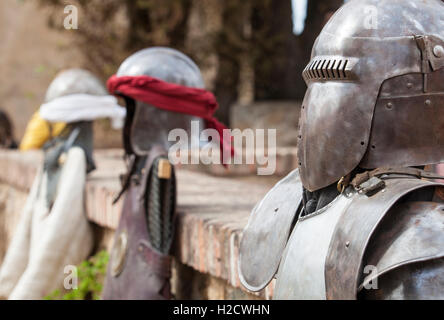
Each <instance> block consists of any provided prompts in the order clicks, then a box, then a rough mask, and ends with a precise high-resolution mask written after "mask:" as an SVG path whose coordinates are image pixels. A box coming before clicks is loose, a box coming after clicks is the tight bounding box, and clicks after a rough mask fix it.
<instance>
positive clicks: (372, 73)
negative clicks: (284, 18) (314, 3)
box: [298, 0, 444, 191]
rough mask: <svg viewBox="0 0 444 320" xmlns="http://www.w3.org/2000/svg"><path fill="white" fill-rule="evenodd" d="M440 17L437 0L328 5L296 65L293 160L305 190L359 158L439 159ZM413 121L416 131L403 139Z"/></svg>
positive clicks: (375, 162)
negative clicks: (328, 13)
mask: <svg viewBox="0 0 444 320" xmlns="http://www.w3.org/2000/svg"><path fill="white" fill-rule="evenodd" d="M369 8H370V9H371V10H373V11H371V12H374V17H373V23H377V26H375V25H372V24H371V23H372V22H371V21H370V22H369ZM400 13H402V14H400ZM443 25H444V2H443V1H441V0H423V1H419V0H408V1H406V0H359V1H358V0H354V1H349V2H347V3H346V4H345V5H344V6H343V7H342V8H341V9H339V10H338V11H337V12H336V13H335V15H334V16H333V17H332V18H331V19H330V21H329V22H328V23H327V24H326V26H325V27H324V29H323V30H322V32H321V34H320V35H319V37H318V38H317V40H316V43H315V45H314V48H313V51H312V59H311V61H310V63H309V64H308V66H307V68H306V69H305V70H304V72H303V76H304V79H305V81H306V82H307V85H308V89H307V92H306V95H305V98H304V101H303V107H302V113H301V119H300V135H299V143H298V159H299V169H300V174H301V180H302V182H303V184H304V187H305V188H306V189H308V190H309V191H315V190H319V189H321V188H323V187H326V186H328V185H330V184H332V183H334V182H336V181H338V180H339V179H340V178H341V177H343V176H345V175H347V174H349V173H350V172H352V171H353V170H354V169H355V168H356V167H358V166H359V165H360V164H361V162H362V166H363V167H365V168H376V167H378V166H381V165H392V166H395V165H397V166H413V165H424V164H429V163H438V162H441V161H444V152H443V150H444V148H443V146H444V145H443V141H444V139H442V128H443V124H444V116H443V113H442V112H439V109H440V107H441V106H442V104H443V93H444V92H443V88H442V82H443V73H442V68H443V67H444V53H443V51H444V50H443V48H444V27H443ZM396 77H401V78H396ZM388 79H390V80H389V81H387V80H388ZM383 83H384V86H383ZM381 87H383V88H382V91H381ZM410 110H411V114H410ZM419 113H421V114H419ZM418 114H419V115H420V116H418ZM412 119H414V121H413V123H412V122H411V121H412ZM387 123H390V125H389V126H388V125H387ZM412 126H414V127H415V132H417V133H418V135H417V137H415V138H413V139H412V140H410V139H411V138H412V135H411V131H410V130H411V128H412ZM431 133H434V134H435V135H432V136H431V135H430V134H431ZM435 136H436V138H434V137H435ZM387 137H390V139H387ZM384 139H386V140H384ZM388 144H390V145H388ZM388 148H391V150H393V151H394V152H393V153H392V156H390V155H388V154H387V152H386V151H387V149H388ZM401 153H402V154H403V155H404V153H405V154H408V156H406V157H400V156H399V155H400V154H401ZM364 156H365V157H364Z"/></svg>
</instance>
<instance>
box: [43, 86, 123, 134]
mask: <svg viewBox="0 0 444 320" xmlns="http://www.w3.org/2000/svg"><path fill="white" fill-rule="evenodd" d="M39 112H40V116H41V117H42V119H45V120H47V121H49V122H65V123H72V122H78V121H93V120H97V119H102V118H109V119H111V123H112V127H113V128H114V129H120V128H122V127H123V123H124V119H125V117H126V109H125V108H123V107H121V106H120V105H119V104H118V103H117V99H116V98H115V97H114V96H109V95H108V96H95V95H90V94H72V95H67V96H62V97H59V98H56V99H53V100H51V101H50V102H47V103H44V104H42V105H41V107H40V111H39Z"/></svg>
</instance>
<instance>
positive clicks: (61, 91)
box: [44, 69, 108, 196]
mask: <svg viewBox="0 0 444 320" xmlns="http://www.w3.org/2000/svg"><path fill="white" fill-rule="evenodd" d="M72 94H89V95H94V96H105V95H107V94H108V91H107V90H106V88H105V86H104V85H103V84H102V82H101V81H100V80H99V79H98V78H97V77H96V76H94V75H93V74H92V73H91V72H89V71H87V70H84V69H67V70H64V71H61V72H60V73H59V74H58V75H57V76H56V77H55V78H54V80H53V81H52V82H51V84H50V85H49V87H48V90H47V91H46V96H45V102H50V101H52V100H54V99H56V98H60V97H63V96H68V95H72ZM75 131H77V132H75ZM71 135H74V136H75V139H74V141H71V144H72V145H73V146H74V145H75V146H78V147H81V148H82V149H83V150H84V151H85V156H86V160H87V170H88V172H90V171H92V170H94V168H95V164H94V160H93V156H92V153H93V126H92V121H81V122H76V123H70V124H69V125H67V126H66V127H65V129H63V131H62V132H61V133H60V135H59V136H57V137H55V139H53V140H51V141H49V142H48V143H47V144H45V146H44V149H45V150H46V154H45V168H49V167H54V166H57V162H58V159H59V157H60V153H61V152H62V151H63V150H62V148H61V147H60V143H62V144H63V142H64V141H67V140H69V139H70V136H71ZM48 195H49V196H53V194H52V193H48Z"/></svg>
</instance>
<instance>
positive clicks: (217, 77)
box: [40, 0, 343, 123]
mask: <svg viewBox="0 0 444 320" xmlns="http://www.w3.org/2000/svg"><path fill="white" fill-rule="evenodd" d="M40 3H41V5H42V6H45V7H49V8H51V9H52V14H51V15H50V18H49V21H48V22H49V24H50V25H51V26H52V27H54V28H62V27H63V24H62V23H61V21H63V19H64V18H65V16H64V15H63V10H61V9H62V8H63V7H64V6H66V5H68V4H73V5H76V6H77V7H78V9H79V29H78V30H73V33H74V35H75V42H76V43H75V44H74V45H76V46H79V48H81V50H82V51H83V52H84V55H85V56H86V57H87V59H86V61H87V63H86V64H87V65H85V66H84V67H86V68H88V69H90V70H92V71H93V72H95V73H97V74H98V75H100V76H101V77H102V78H104V79H105V78H107V77H108V76H110V75H111V74H113V73H114V72H115V71H116V69H117V68H118V66H119V65H120V63H121V62H122V61H123V60H124V59H125V58H126V57H127V56H128V55H130V54H131V53H133V52H135V51H137V50H139V49H142V48H146V47H150V46H169V47H173V48H176V49H178V50H181V51H183V52H185V53H186V54H188V55H189V56H191V57H192V58H193V59H194V60H195V61H196V62H197V64H198V65H199V66H200V67H201V70H202V73H203V76H204V79H205V82H206V85H207V88H208V89H209V90H212V91H213V92H214V93H215V94H216V96H217V98H218V101H219V104H220V109H219V110H218V116H219V118H220V119H221V120H222V121H224V122H225V123H228V122H229V109H230V106H232V105H233V104H235V103H238V104H250V103H252V102H253V101H258V100H290V99H291V100H301V99H302V98H303V95H304V92H305V89H306V87H305V83H304V82H303V80H302V78H301V76H300V74H301V72H302V70H303V68H304V67H305V65H306V64H307V63H308V61H309V59H310V51H311V47H312V45H313V42H314V40H315V38H316V36H317V34H318V33H319V32H320V30H321V28H322V26H323V25H324V24H325V22H326V21H327V20H328V18H329V17H330V15H331V14H332V13H333V12H334V11H335V10H336V9H337V8H339V6H340V5H341V4H342V3H343V1H342V0H309V1H308V10H307V19H306V27H305V30H304V32H303V33H302V34H301V35H300V36H295V35H294V34H293V26H292V7H291V1H290V0H286V1H282V0H274V1H272V0H242V1H239V0H69V1H68V0H40Z"/></svg>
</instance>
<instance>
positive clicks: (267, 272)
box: [239, 169, 302, 291]
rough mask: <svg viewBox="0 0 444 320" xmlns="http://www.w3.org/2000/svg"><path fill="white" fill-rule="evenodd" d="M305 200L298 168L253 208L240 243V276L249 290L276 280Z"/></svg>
mask: <svg viewBox="0 0 444 320" xmlns="http://www.w3.org/2000/svg"><path fill="white" fill-rule="evenodd" d="M301 200H302V183H301V180H300V177H299V171H298V170H297V169H296V170H294V171H293V172H291V173H290V174H289V175H288V176H287V177H285V178H284V179H282V180H281V181H280V182H278V183H277V184H276V185H275V186H274V187H273V188H272V189H271V190H270V191H269V192H268V193H267V195H266V196H265V197H264V199H263V200H261V201H260V202H259V203H258V204H257V205H256V207H255V208H254V209H253V211H252V213H251V216H250V218H249V221H248V225H247V226H246V228H245V229H244V232H243V235H242V240H241V244H240V257H239V275H240V280H241V283H242V284H243V285H244V286H245V287H246V288H247V289H249V290H252V291H259V290H261V289H263V288H265V287H266V286H267V284H268V283H269V282H270V281H271V280H272V279H273V277H274V275H275V274H276V271H277V269H278V267H279V262H280V260H281V257H282V253H283V251H284V249H285V245H286V244H287V241H288V237H289V235H290V232H291V229H292V227H293V225H294V219H295V217H296V216H297V213H298V209H299V208H300V205H301Z"/></svg>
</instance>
